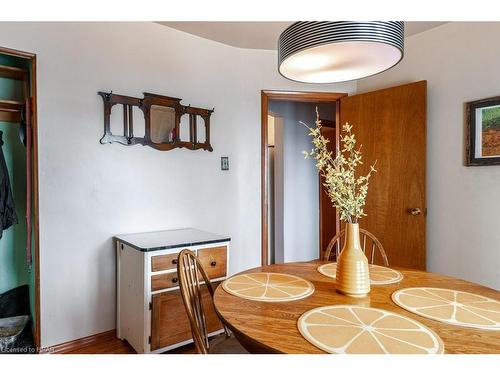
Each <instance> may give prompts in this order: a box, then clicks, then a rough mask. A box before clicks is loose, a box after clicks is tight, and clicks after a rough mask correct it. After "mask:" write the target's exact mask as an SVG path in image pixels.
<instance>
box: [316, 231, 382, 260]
mask: <svg viewBox="0 0 500 375" xmlns="http://www.w3.org/2000/svg"><path fill="white" fill-rule="evenodd" d="M359 232H360V240H361V247H362V248H363V252H364V253H365V255H366V257H367V258H368V262H369V263H371V264H374V263H375V255H376V253H377V252H378V253H380V256H381V257H382V261H383V263H384V266H388V265H389V260H388V259H387V255H386V253H385V250H384V247H383V246H382V244H381V243H380V241H379V240H378V239H377V237H375V236H374V235H373V234H371V233H370V232H368V231H367V230H365V229H361V228H360V229H359ZM344 235H345V229H342V230H341V231H340V233H338V234H337V235H335V237H333V238H332V240H331V241H330V243H329V244H328V247H327V248H326V251H325V256H324V257H323V260H325V261H329V260H330V256H331V253H332V250H333V249H335V260H337V259H338V258H339V255H340V252H341V251H342V245H343V242H344ZM370 242H371V246H369V252H367V250H366V248H367V247H366V245H367V243H368V245H370Z"/></svg>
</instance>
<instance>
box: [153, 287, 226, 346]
mask: <svg viewBox="0 0 500 375" xmlns="http://www.w3.org/2000/svg"><path fill="white" fill-rule="evenodd" d="M217 285H218V284H213V287H214V289H215V288H216V287H217ZM202 305H203V311H204V313H205V317H206V319H207V330H208V332H209V333H210V332H215V331H218V330H220V329H222V324H221V322H220V320H219V318H218V317H217V314H216V313H215V310H214V308H213V304H212V301H211V297H210V293H209V292H208V289H207V288H206V287H203V289H202ZM152 307H153V308H152V311H151V350H156V349H160V348H164V347H166V346H169V345H173V344H176V343H179V342H182V341H186V340H189V339H192V336H191V327H190V325H189V320H188V317H187V314H186V310H185V308H184V303H183V301H182V297H181V294H180V291H179V290H174V291H171V292H163V293H158V294H155V295H154V296H153V306H152Z"/></svg>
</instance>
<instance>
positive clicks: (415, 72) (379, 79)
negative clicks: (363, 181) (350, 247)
mask: <svg viewBox="0 0 500 375" xmlns="http://www.w3.org/2000/svg"><path fill="white" fill-rule="evenodd" d="M498 35H500V23H475V22H474V23H472V22H469V23H449V24H445V25H443V26H440V27H438V28H435V29H431V30H429V31H426V32H424V33H421V34H417V35H415V36H412V37H410V38H408V39H407V40H406V45H405V57H404V60H403V61H402V62H401V63H400V64H399V65H398V66H397V67H395V68H393V69H391V70H389V71H387V72H385V73H382V74H380V75H378V76H374V77H372V78H368V79H365V80H362V81H359V82H358V92H366V91H371V90H376V89H379V88H383V87H389V86H395V85H398V84H401V83H407V82H411V81H417V80H424V79H425V80H427V83H428V101H427V103H428V123H427V207H428V216H427V267H428V270H429V271H432V272H438V273H443V274H448V275H453V276H455V277H459V278H463V279H465V280H469V281H473V282H476V283H480V284H484V285H487V286H490V287H492V288H495V289H500V216H499V213H500V166H488V167H465V166H464V165H463V160H464V154H463V149H464V147H463V144H464V103H465V102H468V101H471V100H475V99H482V98H487V97H491V96H498V95H500V74H499V73H498V72H499V66H500V44H499V43H498ZM408 152H409V153H411V150H408ZM382 173H383V172H382Z"/></svg>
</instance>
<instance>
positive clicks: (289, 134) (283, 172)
mask: <svg viewBox="0 0 500 375" xmlns="http://www.w3.org/2000/svg"><path fill="white" fill-rule="evenodd" d="M343 96H346V94H343V93H328V92H297V91H293V92H291V91H262V93H261V104H262V107H261V113H262V118H261V121H262V123H261V124H262V127H261V150H262V154H261V157H262V159H261V183H262V185H261V194H262V196H261V199H262V202H261V204H262V206H261V223H262V232H261V233H262V238H261V246H262V265H264V266H265V265H268V264H275V263H286V262H299V261H308V260H312V259H318V258H321V256H322V254H323V252H324V251H325V250H326V247H327V246H328V243H329V242H330V240H331V238H332V237H333V236H334V235H335V234H336V233H337V231H338V230H339V220H338V217H337V212H336V210H335V209H334V208H333V207H332V205H331V203H330V201H329V198H328V196H327V195H326V193H325V192H324V189H323V188H322V183H323V179H322V178H321V177H320V176H319V174H318V172H317V170H316V166H315V162H314V160H313V159H308V160H304V155H303V153H302V152H303V151H310V150H311V148H312V144H311V137H310V136H309V130H308V129H307V127H306V126H304V125H302V124H300V123H299V122H300V121H301V122H304V123H306V124H307V125H308V126H309V127H314V126H315V120H316V109H317V110H318V113H319V118H320V120H321V123H322V130H321V131H322V133H323V135H324V136H325V137H326V138H328V139H329V140H330V143H329V146H330V147H329V148H331V151H334V150H335V147H336V144H338V136H339V133H338V128H337V124H338V119H339V105H338V101H339V99H340V98H341V97H343Z"/></svg>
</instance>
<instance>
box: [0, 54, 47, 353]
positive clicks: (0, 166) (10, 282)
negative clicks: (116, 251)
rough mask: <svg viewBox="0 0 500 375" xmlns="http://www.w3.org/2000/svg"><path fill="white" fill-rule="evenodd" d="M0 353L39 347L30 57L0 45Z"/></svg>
mask: <svg viewBox="0 0 500 375" xmlns="http://www.w3.org/2000/svg"><path fill="white" fill-rule="evenodd" d="M0 147H1V154H0V179H1V184H0V196H1V202H0V203H1V205H0V213H1V215H0V216H1V218H0V219H1V228H0V331H1V332H0V333H2V335H0V352H4V353H35V352H38V349H39V348H40V288H39V280H40V275H39V245H38V243H39V242H38V240H39V237H38V174H37V171H38V168H37V124H36V56H35V55H34V54H31V53H27V52H21V51H16V50H12V49H8V48H1V47H0Z"/></svg>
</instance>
